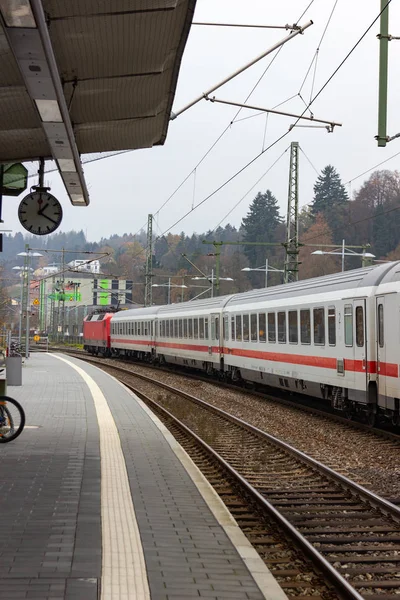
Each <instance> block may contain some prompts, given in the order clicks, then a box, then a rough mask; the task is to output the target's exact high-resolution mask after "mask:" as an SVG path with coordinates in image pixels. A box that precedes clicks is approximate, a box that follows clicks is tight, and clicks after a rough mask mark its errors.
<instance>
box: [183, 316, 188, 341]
mask: <svg viewBox="0 0 400 600" xmlns="http://www.w3.org/2000/svg"><path fill="white" fill-rule="evenodd" d="M187 336H188V326H187V319H183V337H185V338H187Z"/></svg>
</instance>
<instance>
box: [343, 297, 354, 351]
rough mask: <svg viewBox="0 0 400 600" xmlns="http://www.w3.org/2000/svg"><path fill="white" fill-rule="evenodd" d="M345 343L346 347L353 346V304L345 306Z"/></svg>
mask: <svg viewBox="0 0 400 600" xmlns="http://www.w3.org/2000/svg"><path fill="white" fill-rule="evenodd" d="M344 343H345V345H346V346H352V345H353V307H352V305H351V304H345V305H344Z"/></svg>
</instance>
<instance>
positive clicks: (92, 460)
mask: <svg viewBox="0 0 400 600" xmlns="http://www.w3.org/2000/svg"><path fill="white" fill-rule="evenodd" d="M23 376H24V377H23V381H24V384H23V386H22V387H9V389H8V393H9V395H11V396H14V397H15V398H16V399H17V400H19V401H20V402H21V403H22V405H23V406H24V409H25V411H26V417H27V420H26V423H27V425H28V427H27V428H26V429H25V431H24V432H23V433H22V434H21V436H20V437H19V438H18V439H17V440H15V442H11V443H9V444H2V445H0V452H1V458H2V469H3V470H4V471H3V472H4V473H7V476H6V477H2V478H1V480H0V523H2V524H3V525H5V524H6V527H4V526H3V527H2V531H5V532H6V535H5V536H2V538H1V540H0V600H3V598H4V599H6V598H7V599H8V598H10V599H11V598H30V597H32V598H34V597H39V598H42V599H43V600H50V598H64V599H66V600H73V599H75V598H76V599H77V600H79V599H85V600H91V599H92V598H93V599H95V598H100V597H101V598H102V599H103V600H116V599H117V598H118V599H120V600H123V599H128V600H130V599H131V598H132V600H139V598H143V599H146V598H151V599H152V600H172V599H173V598H181V599H182V598H188V599H189V598H192V597H193V598H194V597H197V598H201V597H204V598H215V599H220V600H222V599H226V598H228V597H231V598H232V599H233V598H235V599H236V598H238V599H241V598H243V600H248V599H249V598H252V599H254V600H261V599H262V598H266V597H267V598H270V599H271V600H284V599H285V595H284V593H283V591H282V590H281V589H280V588H279V586H277V584H276V583H275V582H274V580H273V578H272V576H271V575H270V574H269V572H268V570H267V569H266V568H265V570H263V568H262V566H261V567H260V564H258V565H257V569H255V571H258V573H254V572H251V571H250V570H249V568H248V566H247V565H248V564H250V562H251V561H252V560H254V556H257V555H256V554H255V552H254V555H251V552H250V557H249V560H248V561H247V558H248V553H249V548H248V547H246V548H245V549H244V550H243V548H242V549H241V548H240V547H239V546H240V544H239V545H238V544H237V542H236V541H235V543H232V539H236V538H237V537H238V534H237V531H235V533H234V535H231V533H230V529H233V530H234V529H235V523H234V520H233V519H232V518H231V517H230V516H229V515H228V516H227V515H226V514H225V513H224V509H222V508H221V503H220V501H219V499H217V497H216V495H215V493H214V492H213V490H211V488H210V487H209V486H208V484H207V483H206V482H205V480H204V478H203V477H202V476H201V475H200V474H199V473H198V470H197V468H196V467H195V466H194V465H193V463H192V462H191V461H190V459H189V457H188V456H187V455H186V453H185V452H184V451H183V450H182V449H181V448H180V446H179V445H178V444H177V442H175V441H174V440H173V438H172V436H170V434H169V433H168V432H167V431H166V430H165V428H163V426H162V425H161V424H160V423H159V421H158V419H156V418H155V417H154V416H152V415H151V413H150V411H149V410H148V409H147V407H144V405H143V404H142V403H141V401H140V400H139V399H138V398H136V397H135V396H134V395H133V394H132V393H130V392H129V391H128V390H126V388H124V387H123V386H122V385H121V384H119V383H118V382H117V381H116V380H115V379H114V378H112V377H110V376H109V375H107V374H106V373H104V372H102V371H101V370H100V369H97V368H96V367H94V366H92V365H89V364H87V363H84V362H83V361H79V360H78V359H74V358H70V357H68V358H66V357H63V356H60V357H55V356H53V355H48V354H38V355H33V356H32V357H31V358H30V359H29V361H27V364H26V365H25V366H24V373H23ZM124 486H125V487H124ZM221 515H223V516H222V517H221ZM124 519H125V520H124ZM126 519H127V520H126ZM224 521H225V523H224ZM236 530H237V527H236ZM239 533H240V532H239ZM135 536H136V537H137V538H138V541H137V542H136V544H137V546H135V544H134V543H133V541H132V540H134V538H135ZM231 538H232V539H231ZM240 539H241V538H240ZM242 542H243V540H242ZM243 544H244V545H245V542H243ZM241 554H242V556H241ZM246 561H247V562H246ZM124 573H125V576H124ZM140 577H142V578H143V581H141V582H140V581H139V580H140ZM256 579H257V582H258V583H257V582H256ZM138 582H139V583H138ZM260 582H261V583H260ZM260 587H261V589H260Z"/></svg>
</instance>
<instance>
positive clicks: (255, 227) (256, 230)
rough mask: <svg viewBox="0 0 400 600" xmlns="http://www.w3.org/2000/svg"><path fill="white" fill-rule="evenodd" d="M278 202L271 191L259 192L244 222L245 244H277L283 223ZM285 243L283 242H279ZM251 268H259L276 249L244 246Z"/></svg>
mask: <svg viewBox="0 0 400 600" xmlns="http://www.w3.org/2000/svg"><path fill="white" fill-rule="evenodd" d="M277 204H278V201H277V199H276V198H275V196H274V195H273V194H272V192H271V191H270V190H267V191H266V192H265V193H264V194H262V193H261V192H258V194H257V196H256V197H255V198H254V200H253V202H252V203H251V204H250V208H249V212H248V213H247V215H246V216H245V217H244V219H243V220H242V232H243V241H244V242H275V241H277V239H276V231H277V228H278V226H279V225H280V224H281V223H282V217H281V216H280V214H279V208H278V206H277ZM279 241H283V240H279ZM244 253H245V255H246V256H247V258H248V260H249V263H250V266H251V267H259V266H261V265H262V264H263V263H264V262H265V258H266V256H271V255H274V254H275V252H274V249H273V248H272V249H271V248H268V246H244Z"/></svg>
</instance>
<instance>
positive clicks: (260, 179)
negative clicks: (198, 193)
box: [212, 146, 289, 233]
mask: <svg viewBox="0 0 400 600" xmlns="http://www.w3.org/2000/svg"><path fill="white" fill-rule="evenodd" d="M288 150H289V146H288V147H287V148H285V150H284V151H283V152H282V154H281V155H280V156H278V158H277V159H276V160H275V161H274V162H273V163H272V165H271V166H270V167H268V169H267V170H266V171H265V172H264V173H263V174H262V175H261V177H259V178H258V179H257V181H256V182H255V183H254V184H253V185H252V186H251V188H250V189H249V190H247V192H246V193H245V194H244V195H243V196H242V197H241V198H240V200H238V202H236V204H235V206H233V207H232V208H231V209H230V211H229V212H228V213H227V214H226V215H225V216H224V217H223V218H222V219H221V220H220V222H219V223H218V225H216V226H215V227H214V229H213V230H212V233H214V231H215V230H216V229H217V228H218V227H219V226H220V225H221V223H223V222H224V221H225V219H227V218H228V217H229V215H230V214H231V213H233V211H234V210H235V209H236V208H237V207H238V206H239V204H241V202H243V200H244V199H245V198H246V196H248V195H249V194H250V192H251V191H253V189H254V188H255V187H256V186H257V185H258V184H259V183H260V181H262V179H264V177H265V176H266V175H268V173H269V172H270V171H271V170H272V169H273V168H274V166H275V165H276V164H277V163H278V162H279V161H280V159H281V158H282V157H283V156H284V155H285V154H286V152H287V151H288Z"/></svg>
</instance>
